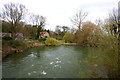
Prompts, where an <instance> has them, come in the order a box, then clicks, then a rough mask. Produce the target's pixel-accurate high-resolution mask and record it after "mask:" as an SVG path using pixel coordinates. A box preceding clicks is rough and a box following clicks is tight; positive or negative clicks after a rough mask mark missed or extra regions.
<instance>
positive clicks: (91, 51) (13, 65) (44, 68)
mask: <svg viewBox="0 0 120 80" xmlns="http://www.w3.org/2000/svg"><path fill="white" fill-rule="evenodd" d="M102 54H103V52H102V51H101V50H99V49H97V48H89V47H83V46H63V45H61V46H41V47H35V48H29V49H28V50H26V51H24V52H23V53H14V54H12V55H9V56H7V57H6V58H5V59H4V60H3V62H2V68H3V69H2V76H3V78H97V77H103V78H106V77H107V70H106V69H105V67H104V65H103V63H104V59H103V57H104V55H102Z"/></svg>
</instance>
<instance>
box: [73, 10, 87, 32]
mask: <svg viewBox="0 0 120 80" xmlns="http://www.w3.org/2000/svg"><path fill="white" fill-rule="evenodd" d="M87 15H88V13H87V12H84V11H83V10H79V11H78V12H76V13H75V14H74V15H73V17H72V18H71V21H72V23H73V25H75V26H77V27H78V30H79V31H80V29H81V24H82V22H83V21H84V19H85V18H86V17H87Z"/></svg>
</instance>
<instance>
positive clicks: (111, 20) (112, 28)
mask: <svg viewBox="0 0 120 80" xmlns="http://www.w3.org/2000/svg"><path fill="white" fill-rule="evenodd" d="M104 28H105V29H106V31H107V32H108V33H110V34H111V35H114V36H118V32H119V29H118V11H117V10H116V9H113V10H112V12H111V13H109V17H108V18H106V19H105V23H104Z"/></svg>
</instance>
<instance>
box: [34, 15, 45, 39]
mask: <svg viewBox="0 0 120 80" xmlns="http://www.w3.org/2000/svg"><path fill="white" fill-rule="evenodd" d="M34 17H35V18H34V19H35V23H36V27H37V35H36V39H38V38H39V35H40V32H41V31H43V29H44V26H45V22H46V18H45V17H43V16H40V15H35V16H34Z"/></svg>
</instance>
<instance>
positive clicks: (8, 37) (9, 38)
mask: <svg viewBox="0 0 120 80" xmlns="http://www.w3.org/2000/svg"><path fill="white" fill-rule="evenodd" d="M2 39H3V40H12V37H10V36H4V37H2Z"/></svg>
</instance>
